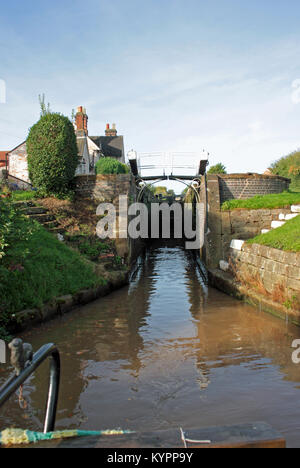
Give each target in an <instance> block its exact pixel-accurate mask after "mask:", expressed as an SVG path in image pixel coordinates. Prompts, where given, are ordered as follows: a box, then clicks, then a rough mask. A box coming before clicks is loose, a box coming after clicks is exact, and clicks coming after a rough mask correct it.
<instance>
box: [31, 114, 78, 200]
mask: <svg viewBox="0 0 300 468" xmlns="http://www.w3.org/2000/svg"><path fill="white" fill-rule="evenodd" d="M27 153H28V169H29V177H30V179H31V181H32V183H33V185H34V186H35V187H37V188H38V189H39V191H40V192H41V193H44V194H45V195H48V194H49V195H50V194H63V193H66V192H68V189H69V186H70V182H71V181H72V179H73V178H74V175H75V171H76V168H77V166H78V163H79V157H78V149H77V143H76V136H75V132H74V127H73V125H72V123H71V121H70V120H69V119H68V118H67V117H65V116H63V115H60V114H54V113H46V114H45V115H43V116H42V117H41V118H40V120H39V121H38V122H37V123H36V124H35V125H34V126H33V127H32V128H31V129H30V131H29V136H28V139H27Z"/></svg>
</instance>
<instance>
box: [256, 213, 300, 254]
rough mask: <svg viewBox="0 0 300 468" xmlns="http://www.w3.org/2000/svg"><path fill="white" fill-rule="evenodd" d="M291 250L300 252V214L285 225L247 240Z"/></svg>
mask: <svg viewBox="0 0 300 468" xmlns="http://www.w3.org/2000/svg"><path fill="white" fill-rule="evenodd" d="M247 242H248V243H249V244H261V245H267V246H268V247H273V248H274V249H280V250H285V251H290V252H300V216H297V217H296V218H294V219H291V220H290V221H287V222H286V223H285V224H284V225H283V226H281V227H279V228H277V229H273V230H271V231H270V232H268V233H267V234H261V235H260V236H257V237H255V238H254V239H250V240H249V241H247Z"/></svg>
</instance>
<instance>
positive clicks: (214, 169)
mask: <svg viewBox="0 0 300 468" xmlns="http://www.w3.org/2000/svg"><path fill="white" fill-rule="evenodd" d="M207 173H208V174H227V171H226V167H225V166H224V164H222V163H218V164H216V165H215V166H211V168H210V169H209V171H208V172H207Z"/></svg>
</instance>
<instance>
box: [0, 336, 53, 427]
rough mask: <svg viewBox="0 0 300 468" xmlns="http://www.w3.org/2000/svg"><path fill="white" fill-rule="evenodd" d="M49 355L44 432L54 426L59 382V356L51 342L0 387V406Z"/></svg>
mask: <svg viewBox="0 0 300 468" xmlns="http://www.w3.org/2000/svg"><path fill="white" fill-rule="evenodd" d="M48 357H50V380H49V391H48V400H47V407H46V414H45V422H44V432H52V431H54V428H55V419H56V410H57V402H58V394H59V383H60V356H59V351H58V349H57V348H56V346H55V345H54V344H52V343H50V344H46V345H44V346H42V347H41V348H40V349H39V350H38V351H37V352H36V353H35V354H34V356H33V359H32V362H31V364H30V365H29V366H27V367H26V368H25V369H24V370H23V371H22V372H21V374H20V375H19V376H16V375H14V376H13V377H11V378H10V379H9V380H8V381H7V382H6V383H5V384H4V385H3V387H2V388H1V389H0V408H1V406H2V405H3V404H4V403H6V401H7V400H8V399H9V398H10V397H11V396H12V395H13V394H14V393H15V391H16V390H17V389H18V388H19V387H20V386H21V385H22V384H23V383H24V382H25V381H26V380H27V379H28V377H30V375H31V374H33V372H34V371H35V370H36V369H37V368H38V367H39V366H40V365H41V364H42V363H43V362H44V361H45V360H46V359H47V358H48Z"/></svg>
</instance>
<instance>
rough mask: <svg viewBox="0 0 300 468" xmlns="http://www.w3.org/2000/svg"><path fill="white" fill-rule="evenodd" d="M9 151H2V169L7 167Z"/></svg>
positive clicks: (0, 163) (0, 153)
mask: <svg viewBox="0 0 300 468" xmlns="http://www.w3.org/2000/svg"><path fill="white" fill-rule="evenodd" d="M7 153H8V151H0V169H2V168H4V169H5V167H6V155H7Z"/></svg>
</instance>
